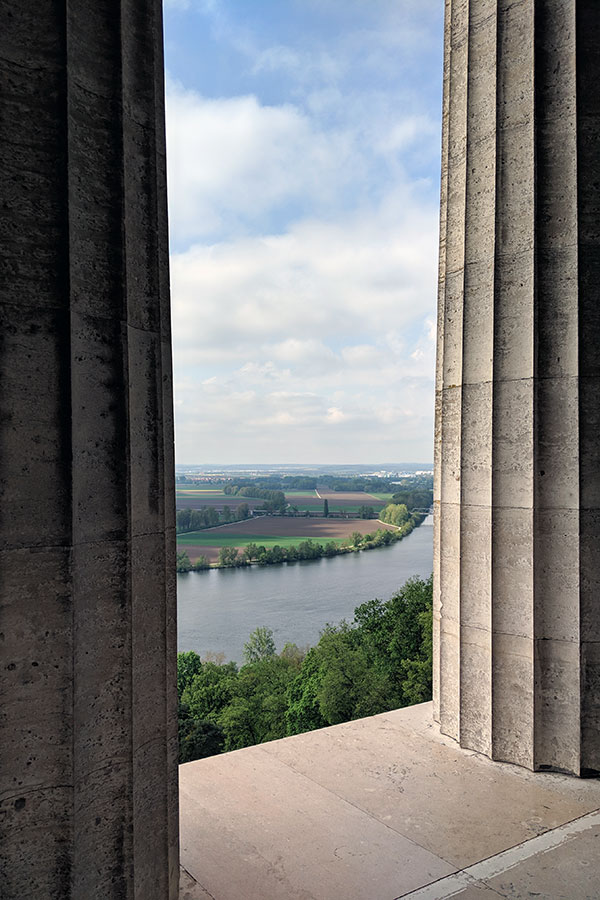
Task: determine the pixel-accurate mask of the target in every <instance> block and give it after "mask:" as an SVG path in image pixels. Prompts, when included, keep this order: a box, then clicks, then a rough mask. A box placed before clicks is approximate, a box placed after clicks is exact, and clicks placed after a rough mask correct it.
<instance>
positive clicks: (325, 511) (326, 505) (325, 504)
mask: <svg viewBox="0 0 600 900" xmlns="http://www.w3.org/2000/svg"><path fill="white" fill-rule="evenodd" d="M328 515H329V500H323V516H324V518H327V516H328Z"/></svg>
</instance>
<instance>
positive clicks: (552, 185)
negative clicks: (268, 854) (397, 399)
mask: <svg viewBox="0 0 600 900" xmlns="http://www.w3.org/2000/svg"><path fill="white" fill-rule="evenodd" d="M599 83H600V4H598V3H597V2H596V0H535V2H534V0H527V2H523V0H522V2H514V0H447V2H446V54H445V78H444V85H445V86H444V126H443V131H444V137H443V171H442V216H441V254H440V301H439V324H438V371H437V401H436V402H437V407H436V408H437V425H436V483H435V510H436V514H435V522H436V529H435V553H434V557H435V591H434V622H435V627H434V637H435V648H436V649H435V672H434V676H435V679H434V680H435V687H434V691H435V715H436V718H437V719H438V721H439V722H440V724H441V728H442V731H443V732H444V733H445V734H448V735H451V736H452V737H454V738H456V739H457V740H458V741H460V743H461V744H462V745H463V746H464V747H468V748H470V749H473V750H476V751H478V752H480V753H484V754H486V755H488V756H490V757H492V758H494V759H498V760H506V761H509V762H513V763H518V764H520V765H523V766H527V767H528V768H531V769H546V768H553V769H559V770H563V771H567V772H572V773H576V774H585V773H587V772H592V771H598V770H600V91H599V90H598V84H599Z"/></svg>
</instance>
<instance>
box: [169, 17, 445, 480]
mask: <svg viewBox="0 0 600 900" xmlns="http://www.w3.org/2000/svg"><path fill="white" fill-rule="evenodd" d="M442 14H443V3H442V2H441V0H165V62H166V96H167V160H168V189H169V220H170V239H171V292H172V316H173V351H174V391H175V417H176V460H177V462H178V463H180V464H202V463H212V464H219V463H222V464H233V463H275V462H277V463H305V464H308V463H329V464H335V463H346V464H351V463H371V462H373V463H376V462H383V461H386V462H400V461H404V462H409V461H412V462H430V461H431V459H432V443H433V390H434V383H433V376H434V360H435V325H434V322H435V304H436V280H437V256H438V247H437V242H438V204H439V165H440V160H439V157H440V115H441V75H442V26H443V23H442Z"/></svg>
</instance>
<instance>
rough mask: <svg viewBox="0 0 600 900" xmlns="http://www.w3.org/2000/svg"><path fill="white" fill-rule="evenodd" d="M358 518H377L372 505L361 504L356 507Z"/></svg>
mask: <svg viewBox="0 0 600 900" xmlns="http://www.w3.org/2000/svg"><path fill="white" fill-rule="evenodd" d="M358 518H359V519H375V518H377V516H376V514H375V510H374V509H373V507H372V506H366V505H364V504H363V506H359V507H358Z"/></svg>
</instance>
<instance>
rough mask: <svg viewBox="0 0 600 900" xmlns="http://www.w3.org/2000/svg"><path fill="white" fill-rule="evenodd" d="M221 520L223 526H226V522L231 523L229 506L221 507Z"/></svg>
mask: <svg viewBox="0 0 600 900" xmlns="http://www.w3.org/2000/svg"><path fill="white" fill-rule="evenodd" d="M221 518H222V519H223V524H227V522H231V508H230V507H229V506H224V507H223V512H222V515H221Z"/></svg>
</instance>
